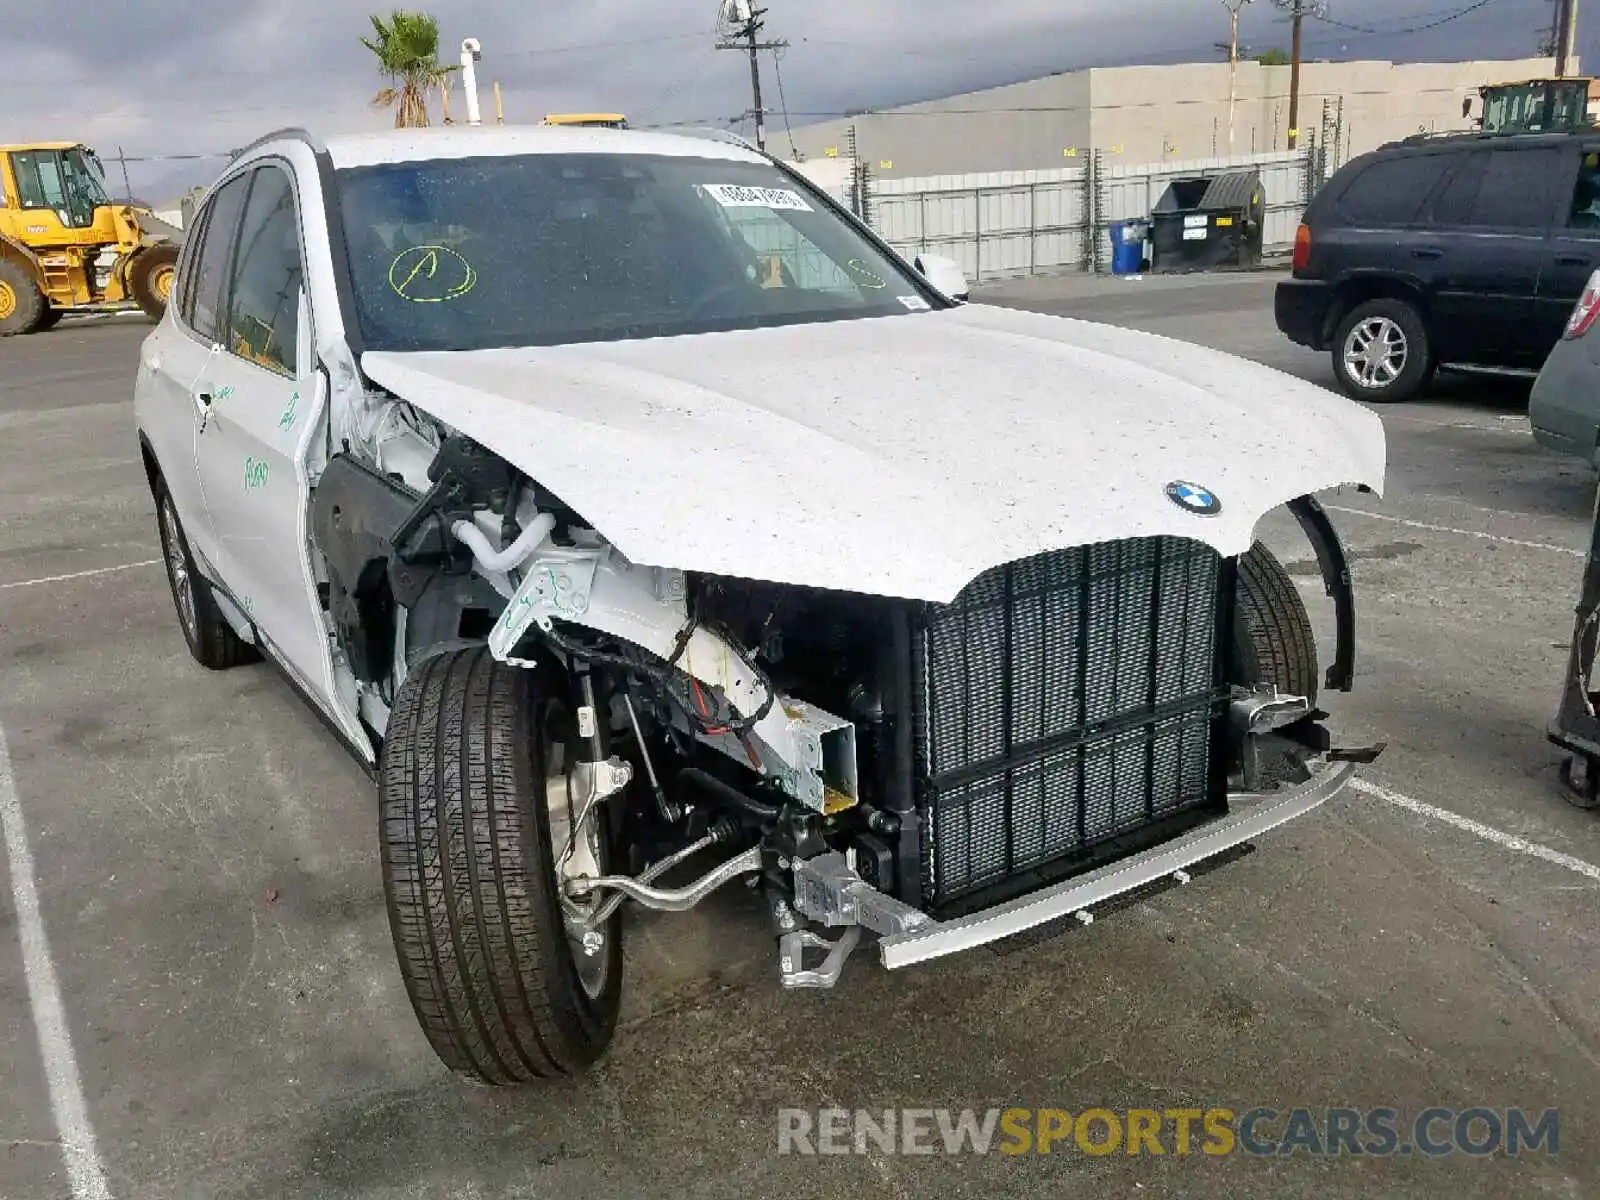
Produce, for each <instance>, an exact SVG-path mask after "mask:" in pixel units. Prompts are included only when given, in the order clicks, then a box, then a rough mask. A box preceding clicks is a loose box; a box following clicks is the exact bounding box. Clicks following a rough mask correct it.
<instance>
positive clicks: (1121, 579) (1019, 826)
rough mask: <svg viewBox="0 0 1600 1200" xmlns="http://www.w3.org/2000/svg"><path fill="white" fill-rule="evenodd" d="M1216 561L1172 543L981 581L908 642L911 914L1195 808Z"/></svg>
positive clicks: (1205, 550)
mask: <svg viewBox="0 0 1600 1200" xmlns="http://www.w3.org/2000/svg"><path fill="white" fill-rule="evenodd" d="M1221 566H1222V564H1221V559H1220V557H1219V556H1218V555H1217V553H1216V552H1215V551H1214V550H1212V549H1211V548H1210V547H1209V546H1206V545H1204V544H1203V543H1200V542H1194V541H1189V540H1187V539H1183V538H1141V539H1130V540H1125V541H1118V542H1106V543H1102V544H1100V545H1095V546H1087V547H1079V548H1076V549H1072V550H1063V551H1058V552H1053V553H1049V554H1042V555H1039V556H1037V557H1034V558H1030V559H1025V560H1022V561H1019V562H1013V563H1008V564H1006V565H1005V566H1002V567H997V568H995V569H993V570H991V571H988V572H986V573H985V574H983V575H981V576H979V577H978V578H977V579H976V580H974V581H973V582H972V583H971V584H970V585H969V586H968V587H967V588H966V589H964V590H963V591H962V593H961V594H960V595H959V596H958V597H957V598H956V599H955V600H954V601H953V602H951V603H950V604H948V605H934V606H929V607H928V608H927V609H925V611H924V613H923V616H922V619H921V620H920V621H919V622H918V623H917V626H916V628H915V631H914V634H913V647H912V708H913V714H914V720H913V736H914V743H913V757H914V760H915V765H916V769H917V776H918V780H919V789H918V797H917V803H918V807H919V809H921V811H922V821H921V827H922V835H921V838H922V843H921V853H922V889H923V892H922V894H923V900H924V903H925V904H926V905H927V906H929V907H930V908H937V907H940V906H943V905H947V904H949V903H950V902H951V901H954V900H958V899H959V898H961V897H963V896H969V895H971V894H972V893H976V892H984V893H988V892H990V891H991V890H995V889H997V888H998V889H1000V890H1002V891H1003V890H1004V885H1005V884H1006V883H1007V882H1008V881H1010V880H1014V879H1017V878H1019V877H1027V876H1032V875H1033V874H1034V873H1035V872H1036V871H1037V870H1038V869H1039V868H1041V867H1045V866H1046V864H1051V863H1053V862H1056V861H1058V860H1062V859H1066V858H1070V857H1072V856H1081V855H1084V854H1085V853H1086V852H1089V851H1092V850H1093V849H1094V848H1095V847H1096V846H1097V845H1099V844H1101V843H1105V842H1107V841H1108V840H1110V839H1113V838H1119V837H1122V836H1124V835H1129V834H1132V833H1134V832H1136V831H1137V830H1139V829H1140V828H1141V827H1143V826H1148V825H1154V824H1156V823H1159V822H1163V821H1165V820H1167V819H1168V818H1171V817H1174V816H1176V815H1178V814H1180V813H1184V812H1187V811H1189V810H1191V809H1195V808H1198V807H1201V806H1203V805H1205V804H1207V803H1208V802H1209V801H1210V800H1211V799H1212V797H1211V795H1210V791H1211V787H1210V782H1211V772H1210V766H1211V749H1212V747H1211V742H1212V723H1213V721H1214V720H1215V719H1216V718H1217V716H1218V714H1219V712H1220V710H1221V706H1222V704H1223V702H1224V696H1225V693H1224V692H1223V690H1222V688H1221V686H1220V684H1221V679H1220V675H1219V671H1218V646H1217V627H1218V617H1219V599H1220V587H1221Z"/></svg>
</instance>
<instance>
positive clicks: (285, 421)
mask: <svg viewBox="0 0 1600 1200" xmlns="http://www.w3.org/2000/svg"><path fill="white" fill-rule="evenodd" d="M299 409H300V393H299V392H296V393H295V394H294V395H292V396H290V397H289V403H287V404H285V405H284V406H283V415H282V416H281V417H279V418H278V428H279V429H292V428H293V427H294V419H295V417H297V416H298V415H299Z"/></svg>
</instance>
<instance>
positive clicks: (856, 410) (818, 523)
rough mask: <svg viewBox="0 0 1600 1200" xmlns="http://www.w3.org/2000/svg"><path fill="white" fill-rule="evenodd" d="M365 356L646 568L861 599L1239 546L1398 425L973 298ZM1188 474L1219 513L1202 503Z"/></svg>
mask: <svg viewBox="0 0 1600 1200" xmlns="http://www.w3.org/2000/svg"><path fill="white" fill-rule="evenodd" d="M361 365H362V368H363V370H365V371H366V373H367V374H368V376H369V377H370V378H372V379H373V380H374V381H376V382H377V383H379V384H381V385H382V386H383V387H385V388H388V389H389V390H390V391H392V392H394V393H395V394H396V395H398V396H400V397H402V398H404V399H405V400H408V401H410V402H411V403H412V404H414V405H416V406H417V407H418V408H421V409H423V410H425V411H427V412H429V413H432V414H433V415H434V416H436V417H437V418H438V419H440V420H441V421H444V422H445V423H447V424H449V425H451V426H453V427H454V428H456V429H457V430H459V431H460V432H462V433H464V434H466V435H467V436H469V437H471V438H473V439H475V440H477V441H479V442H481V443H482V444H484V445H485V446H487V447H489V448H490V449H491V450H493V451H494V452H495V453H496V454H498V455H500V456H501V457H503V458H505V459H507V460H508V461H510V462H512V463H514V464H516V465H517V466H518V467H520V468H521V469H522V470H524V471H526V472H527V473H528V474H529V475H530V476H532V477H533V478H535V479H537V480H538V481H539V483H541V484H542V485H544V486H545V487H546V488H548V489H549V490H550V491H552V492H554V493H555V494H556V495H558V496H560V497H561V499H562V500H563V501H565V502H566V503H567V504H568V505H570V506H571V507H572V508H573V509H574V510H576V511H577V512H579V513H580V514H582V515H583V516H584V517H585V518H586V519H587V520H588V521H590V522H592V523H593V524H594V526H595V527H596V528H597V529H598V530H599V531H600V532H601V533H602V534H603V535H604V536H605V537H606V538H608V539H609V540H610V541H611V542H612V543H614V544H615V545H616V547H617V548H618V549H619V550H620V551H621V552H622V553H623V554H624V555H626V556H627V557H628V558H629V559H630V560H632V561H634V562H636V563H641V564H647V565H651V566H659V567H676V568H679V569H681V570H689V571H705V572H712V573H716V574H723V575H733V576H741V577H745V578H753V579H765V580H771V581H775V582H781V583H797V584H807V585H811V586H814V587H822V588H833V589H839V590H844V591H852V592H865V593H873V594H880V595H888V596H901V597H907V598H918V599H926V600H935V601H948V600H950V599H952V598H953V597H954V596H955V595H956V593H957V592H959V591H960V590H961V588H962V587H963V586H965V585H966V584H967V583H968V582H969V581H970V580H972V579H973V578H974V577H975V576H976V575H978V574H980V573H981V572H983V571H984V570H987V569H988V568H990V567H992V566H996V565H998V564H1000V563H1003V562H1007V561H1010V560H1012V559H1019V558H1025V557H1028V556H1029V555H1033V554H1038V553H1042V552H1044V551H1048V550H1055V549H1061V548H1064V547H1069V546H1076V545H1082V544H1088V543H1093V542H1101V541H1107V540H1110V539H1115V538H1128V537H1144V536H1151V535H1157V534H1167V535H1173V536H1178V537H1188V538H1195V539H1198V540H1201V541H1204V542H1207V543H1209V544H1210V545H1212V546H1214V547H1216V549H1217V550H1218V551H1220V552H1221V553H1222V554H1224V555H1233V554H1239V553H1242V552H1243V551H1245V550H1246V549H1248V548H1249V546H1250V543H1251V539H1252V531H1253V529H1254V526H1255V524H1256V522H1257V520H1258V519H1259V518H1260V517H1261V516H1263V515H1264V514H1265V513H1267V512H1270V511H1271V510H1272V509H1274V508H1276V507H1278V506H1279V505H1281V504H1284V503H1286V502H1288V501H1289V500H1292V499H1294V498H1295V497H1297V496H1301V495H1304V494H1306V493H1310V492H1316V491H1320V490H1323V489H1325V488H1330V487H1335V486H1338V485H1341V484H1366V485H1367V486H1369V487H1371V488H1372V489H1373V490H1374V491H1381V490H1382V488H1383V473H1384V456H1385V448H1384V434H1383V427H1382V424H1381V423H1380V422H1379V420H1378V418H1377V416H1376V415H1374V414H1373V413H1371V412H1368V411H1367V410H1366V409H1364V408H1362V407H1361V406H1359V405H1357V404H1355V403H1352V402H1351V401H1348V400H1345V399H1343V398H1342V397H1339V396H1335V395H1334V394H1332V393H1330V392H1328V391H1325V390H1324V389H1322V388H1320V387H1317V386H1315V385H1313V384H1310V383H1306V382H1304V381H1302V380H1299V379H1295V378H1293V377H1292V376H1289V375H1286V374H1284V373H1282V372H1280V371H1275V370H1273V369H1271V368H1268V367H1263V366H1259V365H1257V364H1255V363H1252V362H1249V361H1247V360H1244V359H1241V358H1236V357H1233V356H1231V355H1227V354H1223V353H1220V352H1217V351H1213V350H1208V349H1205V348H1203V347H1199V346H1194V345H1191V344H1189V343H1186V342H1179V341H1174V340H1172V339H1169V338H1163V337H1157V336H1155V335H1152V334H1145V333H1137V332H1133V331H1130V330H1125V329H1119V328H1117V327H1114V326H1110V325H1101V324H1095V323H1091V322H1086V321H1077V320H1070V319H1067V318H1062V317H1049V316H1042V315H1039V314H1036V313H1028V312H1019V311H1014V310H1010V309H1002V308H995V307H988V306H980V305H967V306H964V307H961V308H956V309H949V310H942V311H937V312H925V313H914V314H908V315H906V316H894V317H881V318H873V319H867V320H855V321H838V322H828V323H822V324H811V325H794V326H786V327H783V328H777V329H763V330H754V331H742V332H735V333H717V334H704V335H700V336H694V337H678V338H657V339H648V340H640V341H622V342H603V343H594V344H588V345H577V346H558V347H549V348H535V349H517V350H477V351H464V352H453V353H414V354H402V353H368V354H366V355H364V356H363V358H362V360H361ZM1174 482H1186V483H1190V484H1195V485H1199V486H1200V487H1202V488H1205V489H1208V490H1209V491H1210V492H1212V493H1213V494H1214V495H1215V496H1216V497H1217V499H1218V500H1220V502H1221V506H1222V507H1221V510H1220V511H1219V512H1218V513H1216V514H1215V515H1213V516H1199V515H1196V514H1194V513H1192V512H1190V511H1188V510H1186V509H1185V508H1183V507H1181V506H1180V505H1179V504H1177V503H1175V502H1174V501H1173V500H1172V499H1170V498H1169V497H1168V495H1167V490H1166V489H1167V485H1168V484H1169V483H1174Z"/></svg>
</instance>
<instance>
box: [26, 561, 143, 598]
mask: <svg viewBox="0 0 1600 1200" xmlns="http://www.w3.org/2000/svg"><path fill="white" fill-rule="evenodd" d="M160 561H161V560H160V559H159V558H142V559H140V560H139V561H138V562H131V563H123V564H122V565H121V566H117V567H96V568H95V569H94V570H92V571H73V572H72V573H71V574H70V575H46V576H44V577H42V578H40V579H19V580H17V582H15V583H0V592H3V591H6V590H7V589H9V588H25V587H39V586H41V585H42V584H46V583H65V582H66V581H67V580H69V579H87V578H89V577H90V576H91V575H110V574H111V573H112V572H113V571H131V570H133V569H134V568H135V567H153V566H155V565H156V564H157V563H159V562H160Z"/></svg>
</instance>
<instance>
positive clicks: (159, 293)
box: [128, 242, 178, 321]
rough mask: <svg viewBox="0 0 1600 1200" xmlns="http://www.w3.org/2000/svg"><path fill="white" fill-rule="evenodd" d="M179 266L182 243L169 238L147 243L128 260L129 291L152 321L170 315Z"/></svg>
mask: <svg viewBox="0 0 1600 1200" xmlns="http://www.w3.org/2000/svg"><path fill="white" fill-rule="evenodd" d="M177 269H178V247H176V246H174V245H171V244H170V243H166V242H163V243H160V244H158V245H155V246H147V247H145V249H143V250H140V251H139V252H138V253H137V254H136V255H134V258H133V261H132V262H131V263H129V264H128V293H129V295H131V296H132V297H133V298H134V300H135V302H136V303H137V304H138V305H139V307H140V308H141V309H143V310H144V314H145V316H147V317H149V318H150V319H151V320H152V321H159V320H161V318H162V317H163V316H165V315H166V312H167V301H168V299H169V298H170V297H171V295H172V283H173V280H174V278H175V277H176V275H177Z"/></svg>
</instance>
